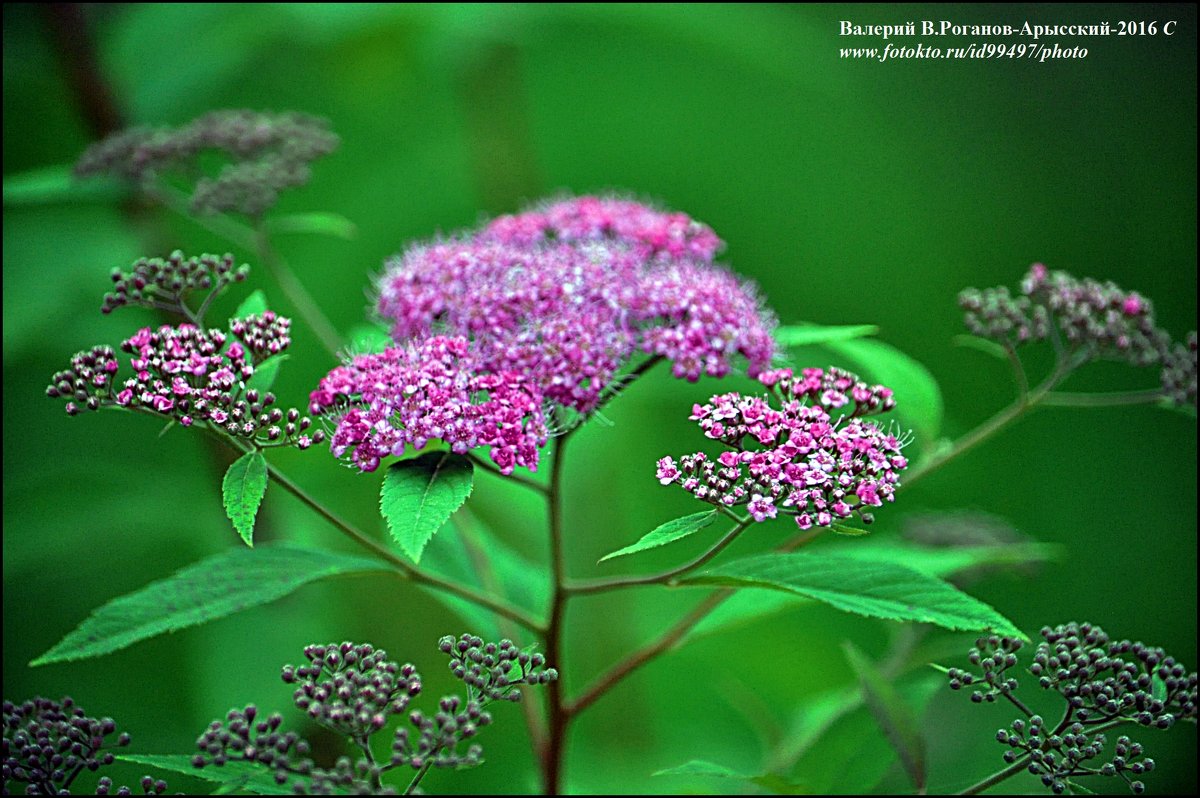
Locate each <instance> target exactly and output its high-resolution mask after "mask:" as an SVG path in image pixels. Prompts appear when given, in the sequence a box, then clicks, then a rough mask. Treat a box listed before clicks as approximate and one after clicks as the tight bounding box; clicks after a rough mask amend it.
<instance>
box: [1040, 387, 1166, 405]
mask: <svg viewBox="0 0 1200 798" xmlns="http://www.w3.org/2000/svg"><path fill="white" fill-rule="evenodd" d="M1162 399H1163V392H1162V391H1161V390H1159V389H1157V388H1155V389H1152V390H1145V391H1116V392H1113V393H1067V392H1064V391H1054V392H1052V393H1048V394H1046V395H1045V397H1043V398H1042V404H1044V405H1046V406H1047V407H1121V406H1124V405H1149V404H1157V403H1159V402H1161V401H1162Z"/></svg>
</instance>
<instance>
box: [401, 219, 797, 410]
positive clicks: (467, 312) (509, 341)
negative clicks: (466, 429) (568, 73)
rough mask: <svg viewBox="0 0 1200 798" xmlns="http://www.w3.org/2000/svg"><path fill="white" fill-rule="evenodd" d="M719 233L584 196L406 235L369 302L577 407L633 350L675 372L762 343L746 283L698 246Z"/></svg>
mask: <svg viewBox="0 0 1200 798" xmlns="http://www.w3.org/2000/svg"><path fill="white" fill-rule="evenodd" d="M719 246H720V240H719V239H717V238H716V235H715V234H714V233H713V232H712V230H710V229H709V228H708V227H705V226H704V225H701V224H699V223H698V222H695V221H692V220H691V219H689V218H688V217H687V216H685V215H683V214H670V213H663V212H660V211H656V210H654V209H651V208H649V207H647V206H645V205H641V204H639V203H635V202H629V201H624V200H615V199H601V198H596V197H580V198H576V199H570V200H564V201H561V202H557V203H554V204H551V205H549V206H546V207H544V208H541V209H537V210H534V211H530V212H528V213H524V214H520V215H517V216H506V217H502V218H500V219H497V220H496V221H494V222H493V223H492V224H491V225H489V226H488V227H486V228H485V229H484V230H482V231H480V232H478V233H477V234H475V235H472V236H469V237H465V238H460V239H456V240H451V241H446V242H440V243H434V244H429V245H422V246H416V247H413V248H412V249H410V250H408V251H407V252H406V253H404V254H403V255H401V256H399V257H398V258H395V259H393V260H392V261H390V262H389V263H388V265H387V269H386V271H385V273H384V275H383V277H382V279H381V280H380V282H379V301H378V310H379V313H380V315H381V316H382V317H383V318H385V319H388V320H390V321H391V322H392V325H393V327H392V335H393V337H394V338H395V339H396V340H397V341H404V340H407V339H410V338H413V337H417V336H422V335H426V334H429V333H434V332H439V333H445V334H448V335H460V336H464V337H467V338H469V339H470V340H471V342H472V346H473V350H474V352H475V353H476V354H477V356H478V359H479V365H480V367H481V368H482V369H483V370H484V371H485V372H489V373H500V372H506V371H515V372H518V373H520V374H522V375H523V376H524V377H525V378H526V379H528V380H529V381H531V382H532V383H534V384H536V385H538V386H539V387H540V389H541V390H542V392H543V393H544V394H545V396H546V398H547V399H550V400H551V401H553V402H556V403H558V404H561V405H563V406H565V407H570V408H572V409H575V410H578V411H580V412H584V413H586V412H589V411H591V410H593V409H594V408H595V407H596V406H597V404H599V402H600V400H601V397H602V395H603V394H604V391H605V389H607V388H608V387H609V386H610V385H611V384H612V382H613V380H614V378H615V376H616V374H617V372H618V371H619V369H620V368H621V367H622V366H623V365H624V364H625V363H626V362H627V361H628V360H629V359H630V358H631V357H632V356H633V355H634V353H636V352H637V351H639V350H640V351H644V352H647V353H649V354H653V355H659V356H662V357H665V358H667V359H669V360H670V361H672V363H673V364H674V373H675V375H676V376H678V377H683V378H686V379H689V380H696V379H698V378H699V377H700V376H701V375H704V374H708V375H710V376H723V375H725V374H727V373H728V372H729V370H730V368H731V364H730V359H731V357H733V356H734V355H735V354H741V355H743V356H745V357H746V358H747V359H748V360H749V367H750V372H751V373H752V374H755V373H758V372H759V371H762V370H763V369H765V368H767V366H768V365H769V364H770V360H771V357H772V356H773V354H774V351H775V348H774V342H773V340H772V338H771V334H770V328H771V326H772V324H773V322H772V320H771V319H770V317H769V315H768V314H767V313H766V312H765V311H764V310H763V309H762V308H761V307H760V303H759V301H758V299H757V297H756V295H755V293H754V291H753V288H752V287H751V286H749V285H747V284H745V283H743V282H741V281H740V280H739V279H738V278H737V277H736V276H735V275H733V274H732V273H730V272H729V271H726V270H725V269H723V268H721V267H719V266H716V265H714V264H713V263H712V262H711V260H712V257H713V255H714V254H715V253H716V251H717V249H718V248H719Z"/></svg>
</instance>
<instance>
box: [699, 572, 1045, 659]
mask: <svg viewBox="0 0 1200 798" xmlns="http://www.w3.org/2000/svg"><path fill="white" fill-rule="evenodd" d="M681 584H693V585H719V586H722V587H739V588H740V587H762V588H767V589H770V590H781V591H785V592H788V593H794V594H797V595H801V596H805V597H807V598H810V599H815V600H816V601H822V602H824V603H826V604H829V605H830V606H833V607H836V608H838V609H841V610H845V611H846V612H853V613H856V614H858V615H865V616H867V617H871V618H885V619H888V620H894V621H915V622H918V623H932V624H935V625H937V626H941V627H943V628H946V629H951V630H970V631H983V630H991V631H995V632H997V633H999V634H1006V635H1012V636H1015V637H1020V638H1021V639H1024V640H1027V639H1028V638H1027V637H1025V635H1024V634H1022V633H1021V630H1019V629H1017V627H1015V626H1013V624H1012V622H1011V621H1009V620H1008V619H1007V618H1005V617H1004V616H1003V615H1001V614H1000V613H998V612H996V610H994V609H992V608H991V607H989V606H988V605H987V604H984V603H983V602H982V601H979V600H978V599H976V598H973V597H971V596H969V595H967V594H966V593H963V592H962V591H960V590H959V589H958V588H956V587H954V586H953V585H951V584H949V583H948V582H943V581H941V580H940V579H937V578H935V577H932V576H929V575H927V574H924V573H922V572H920V571H918V570H915V569H913V568H909V567H906V566H903V565H899V564H896V563H893V562H871V561H864V560H861V559H856V558H853V557H846V556H843V555H838V554H829V553H826V552H810V551H800V552H792V553H789V554H764V555H757V556H753V557H746V558H743V559H740V560H734V561H732V562H729V563H725V564H722V565H720V566H717V567H716V568H713V569H711V570H708V571H706V572H704V573H701V574H697V575H695V576H690V577H687V578H685V579H683V580H681Z"/></svg>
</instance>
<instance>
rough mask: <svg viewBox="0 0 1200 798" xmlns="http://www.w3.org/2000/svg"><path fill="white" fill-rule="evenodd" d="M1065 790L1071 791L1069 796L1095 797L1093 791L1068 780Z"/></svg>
mask: <svg viewBox="0 0 1200 798" xmlns="http://www.w3.org/2000/svg"><path fill="white" fill-rule="evenodd" d="M1067 789H1068V790H1070V791H1071V795H1096V793H1095V792H1094V791H1092V790H1089V789H1088V788H1087V787H1084V786H1083V785H1082V784H1080V783H1079V782H1075V781H1071V780H1070V779H1067Z"/></svg>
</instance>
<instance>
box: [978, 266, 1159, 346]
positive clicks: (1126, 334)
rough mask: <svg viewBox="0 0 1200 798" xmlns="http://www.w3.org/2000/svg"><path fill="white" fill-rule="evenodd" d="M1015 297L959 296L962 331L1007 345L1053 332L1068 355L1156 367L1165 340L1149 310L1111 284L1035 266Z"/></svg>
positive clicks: (996, 293) (1003, 293)
mask: <svg viewBox="0 0 1200 798" xmlns="http://www.w3.org/2000/svg"><path fill="white" fill-rule="evenodd" d="M1021 293H1022V296H1021V297H1017V298H1013V297H1012V296H1010V295H1009V294H1008V291H1007V289H1004V288H993V289H989V290H987V291H978V290H976V289H973V288H971V289H967V290H966V291H963V292H962V293H961V294H960V295H959V305H960V306H961V307H962V308H963V310H965V311H966V319H965V322H966V325H967V329H968V330H970V331H971V332H972V333H974V334H975V335H979V336H983V337H985V338H993V339H996V340H999V341H1001V342H1007V343H1009V344H1011V345H1016V344H1021V343H1024V342H1026V341H1030V340H1042V339H1045V338H1047V337H1049V336H1050V334H1051V332H1052V330H1057V331H1058V334H1059V335H1060V336H1061V338H1062V340H1063V342H1064V343H1065V344H1066V346H1067V347H1068V348H1070V349H1071V350H1072V351H1075V352H1079V353H1080V354H1081V356H1083V357H1086V358H1089V359H1090V358H1094V357H1106V358H1115V359H1117V360H1124V361H1126V362H1128V363H1130V364H1131V365H1135V366H1145V365H1149V364H1151V363H1157V362H1159V361H1160V360H1161V359H1162V355H1163V353H1164V352H1165V351H1166V349H1167V347H1168V346H1169V345H1170V336H1169V335H1167V333H1166V332H1164V331H1163V330H1161V329H1159V328H1158V327H1157V326H1155V323H1154V308H1153V306H1152V305H1151V304H1150V301H1149V300H1148V299H1146V298H1144V297H1142V296H1141V295H1140V294H1138V293H1137V292H1136V291H1125V290H1124V289H1122V288H1120V287H1118V286H1117V285H1115V284H1114V283H1111V282H1106V283H1101V282H1098V281H1096V280H1091V279H1087V278H1084V279H1080V278H1077V277H1074V276H1072V275H1070V274H1068V273H1067V272H1061V271H1053V272H1052V271H1050V270H1049V269H1047V268H1046V267H1045V266H1043V265H1042V264H1040V263H1035V264H1033V266H1031V267H1030V269H1029V273H1028V274H1026V275H1025V278H1024V280H1022V281H1021Z"/></svg>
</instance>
